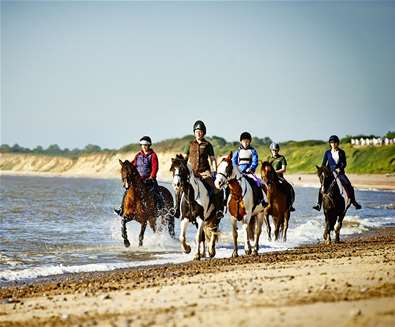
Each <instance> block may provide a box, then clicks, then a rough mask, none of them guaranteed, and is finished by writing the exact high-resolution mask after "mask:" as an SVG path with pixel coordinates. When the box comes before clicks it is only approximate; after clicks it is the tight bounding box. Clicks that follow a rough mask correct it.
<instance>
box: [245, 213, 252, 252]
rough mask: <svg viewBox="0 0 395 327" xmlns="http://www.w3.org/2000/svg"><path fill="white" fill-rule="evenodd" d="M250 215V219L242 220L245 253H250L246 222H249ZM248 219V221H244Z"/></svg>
mask: <svg viewBox="0 0 395 327" xmlns="http://www.w3.org/2000/svg"><path fill="white" fill-rule="evenodd" d="M250 220H251V217H250V219H245V220H244V221H243V229H244V252H245V254H246V255H250V254H251V244H250V238H249V236H250V235H249V233H248V232H249V228H248V224H249V223H250ZM246 221H248V223H247V222H246Z"/></svg>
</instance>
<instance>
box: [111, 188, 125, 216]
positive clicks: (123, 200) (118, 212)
mask: <svg viewBox="0 0 395 327" xmlns="http://www.w3.org/2000/svg"><path fill="white" fill-rule="evenodd" d="M127 192H128V190H125V192H124V193H123V197H122V202H121V207H120V208H119V209H114V212H115V213H116V214H117V215H118V216H121V217H122V216H123V209H124V203H125V197H126V193H127Z"/></svg>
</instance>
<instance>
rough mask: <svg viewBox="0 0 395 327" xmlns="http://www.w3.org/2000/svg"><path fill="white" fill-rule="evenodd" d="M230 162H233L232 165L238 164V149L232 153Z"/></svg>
mask: <svg viewBox="0 0 395 327" xmlns="http://www.w3.org/2000/svg"><path fill="white" fill-rule="evenodd" d="M232 163H233V165H234V166H238V165H239V150H237V151H235V153H233V156H232Z"/></svg>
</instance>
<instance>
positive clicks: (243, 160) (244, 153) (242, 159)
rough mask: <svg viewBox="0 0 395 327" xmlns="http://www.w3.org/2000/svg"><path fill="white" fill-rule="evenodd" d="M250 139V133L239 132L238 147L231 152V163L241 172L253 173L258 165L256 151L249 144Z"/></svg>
mask: <svg viewBox="0 0 395 327" xmlns="http://www.w3.org/2000/svg"><path fill="white" fill-rule="evenodd" d="M251 140H252V137H251V134H250V133H248V132H243V133H241V135H240V147H239V148H238V149H237V151H235V153H234V154H233V157H232V163H233V165H235V166H238V167H239V169H240V172H241V173H243V174H251V175H253V174H255V170H256V167H258V153H257V152H256V150H255V148H253V147H252V146H251ZM254 179H255V178H254Z"/></svg>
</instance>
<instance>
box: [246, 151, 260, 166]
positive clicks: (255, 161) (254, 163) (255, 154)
mask: <svg viewBox="0 0 395 327" xmlns="http://www.w3.org/2000/svg"><path fill="white" fill-rule="evenodd" d="M258 163H259V161H258V152H256V150H255V149H254V150H252V158H251V164H250V167H248V169H250V170H252V172H255V170H256V168H257V167H258Z"/></svg>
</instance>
